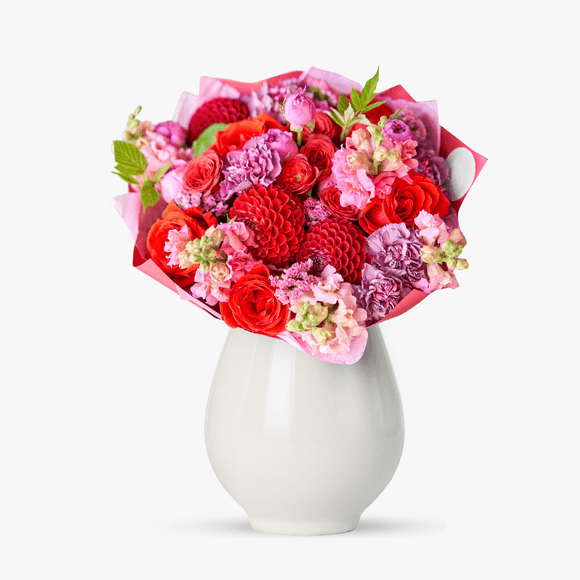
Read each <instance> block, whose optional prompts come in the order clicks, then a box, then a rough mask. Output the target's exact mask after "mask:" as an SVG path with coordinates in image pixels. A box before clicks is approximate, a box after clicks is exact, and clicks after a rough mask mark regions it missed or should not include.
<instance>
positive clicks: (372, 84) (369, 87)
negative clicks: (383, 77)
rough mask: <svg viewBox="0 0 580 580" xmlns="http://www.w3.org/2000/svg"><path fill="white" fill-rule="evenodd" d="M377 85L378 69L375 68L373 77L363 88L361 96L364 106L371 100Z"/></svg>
mask: <svg viewBox="0 0 580 580" xmlns="http://www.w3.org/2000/svg"><path fill="white" fill-rule="evenodd" d="M378 84H379V69H378V68H377V72H376V74H375V76H374V77H372V78H370V79H369V80H368V81H367V82H366V83H365V86H364V87H363V90H362V93H361V94H362V100H363V104H364V106H366V105H368V104H369V103H370V102H371V101H372V100H373V97H374V96H375V91H376V90H377V85H378Z"/></svg>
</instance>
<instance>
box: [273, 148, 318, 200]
mask: <svg viewBox="0 0 580 580" xmlns="http://www.w3.org/2000/svg"><path fill="white" fill-rule="evenodd" d="M318 175H319V171H318V168H317V167H314V166H312V165H311V164H310V162H309V161H308V159H307V158H306V157H305V156H304V155H302V154H301V153H299V154H298V155H296V157H293V158H292V159H290V160H289V161H286V163H284V164H283V165H282V171H281V172H280V175H278V178H277V179H276V183H277V184H278V185H279V186H280V187H282V188H283V189H285V190H286V191H289V192H290V193H294V194H296V195H300V194H302V193H306V192H307V191H308V190H309V189H312V188H313V187H314V184H315V183H316V182H317V181H318Z"/></svg>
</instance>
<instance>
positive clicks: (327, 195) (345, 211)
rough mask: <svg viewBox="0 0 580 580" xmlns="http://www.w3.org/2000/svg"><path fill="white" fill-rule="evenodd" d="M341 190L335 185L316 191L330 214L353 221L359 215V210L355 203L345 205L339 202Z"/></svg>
mask: <svg viewBox="0 0 580 580" xmlns="http://www.w3.org/2000/svg"><path fill="white" fill-rule="evenodd" d="M341 194H342V191H340V189H338V187H336V186H335V185H331V186H330V187H326V188H325V189H323V190H322V191H319V192H318V197H319V198H320V203H321V204H322V205H323V206H324V207H325V208H326V209H327V210H328V211H329V212H330V213H331V214H332V215H335V216H337V217H341V218H344V219H347V220H350V221H355V220H357V219H358V218H359V216H360V210H359V209H358V207H356V206H355V205H348V206H346V207H344V206H342V205H341V204H340V196H341Z"/></svg>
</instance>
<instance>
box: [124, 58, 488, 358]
mask: <svg viewBox="0 0 580 580" xmlns="http://www.w3.org/2000/svg"><path fill="white" fill-rule="evenodd" d="M378 79H379V71H378V70H377V73H376V74H375V75H374V76H373V77H372V78H371V79H370V80H369V81H367V82H366V83H365V84H364V85H363V86H361V85H359V84H357V83H355V82H353V81H350V80H348V79H346V78H344V77H342V76H340V75H337V74H334V73H330V72H327V71H322V70H319V69H315V68H311V69H309V70H308V71H306V72H290V73H286V74H283V75H280V76H278V77H274V78H272V79H268V80H267V81H262V82H259V83H249V84H248V83H239V82H236V81H229V80H220V79H213V78H209V77H204V78H202V83H201V88H200V94H199V95H197V96H195V95H191V94H189V93H184V94H183V95H182V98H181V100H180V102H179V105H178V107H177V111H176V114H175V116H174V118H173V120H171V121H164V122H161V123H158V124H153V123H151V122H149V121H140V120H139V119H137V116H138V115H139V114H140V108H138V109H137V110H136V111H135V112H134V113H133V114H131V115H130V116H129V121H128V123H127V127H126V130H125V132H124V133H123V137H122V139H121V140H118V141H114V142H113V152H114V156H115V162H116V164H117V165H116V168H115V173H116V174H117V175H119V176H120V177H121V178H122V179H123V180H125V181H126V182H128V184H129V193H126V194H125V195H122V196H119V197H117V198H116V199H115V200H114V203H115V205H116V207H117V209H118V211H119V212H120V214H121V215H122V217H123V218H124V219H125V221H126V222H127V225H128V226H129V229H130V231H131V233H132V235H133V239H134V240H135V252H134V265H135V266H136V267H138V268H139V269H141V270H143V271H144V272H146V273H147V274H149V275H150V276H152V277H153V278H155V279H157V280H158V281H160V282H162V283H163V284H164V285H166V286H167V287H169V288H171V289H172V290H174V291H175V292H177V293H178V294H179V295H180V297H181V298H183V299H185V300H188V301H190V302H193V303H194V304H196V305H198V306H200V307H201V308H203V309H205V310H206V311H207V312H209V313H210V314H212V315H213V316H215V317H216V318H220V319H222V320H223V321H224V322H225V323H226V324H227V325H228V326H230V327H234V328H242V329H245V330H247V331H250V332H255V333H259V334H264V335H268V336H272V337H276V338H278V339H282V340H285V341H287V342H289V343H291V344H293V345H294V346H296V347H298V348H301V349H302V350H304V351H305V352H307V353H309V354H311V355H313V356H316V357H317V358H320V359H322V360H326V361H330V362H335V363H342V364H349V363H353V362H356V361H357V360H358V359H359V358H360V356H361V355H362V352H363V350H364V347H365V344H366V337H367V331H366V328H367V327H369V326H371V325H373V324H377V323H380V322H382V321H384V320H386V319H389V318H393V317H394V316H398V315H399V314H402V313H404V312H405V311H407V310H408V309H409V308H411V307H413V306H415V305H416V304H418V303H419V302H420V301H421V300H422V299H424V298H425V297H426V296H427V295H428V294H430V293H432V292H434V291H436V290H441V289H445V288H456V287H457V286H458V282H457V276H456V272H457V271H459V270H464V269H466V268H467V267H468V262H467V260H466V259H465V258H464V257H463V249H464V247H465V245H466V239H465V237H464V235H463V233H462V231H461V229H460V227H459V223H458V218H457V212H458V210H459V207H460V205H461V203H462V201H463V199H464V197H465V194H466V193H467V191H468V189H469V188H470V187H471V184H472V183H473V180H474V179H475V177H476V176H477V174H478V173H479V171H480V170H481V168H482V167H483V165H484V163H485V159H484V158H483V157H481V156H480V155H478V154H477V153H475V152H474V151H472V150H471V149H469V148H467V147H466V146H465V145H464V144H463V143H462V142H461V141H459V140H458V139H457V138H455V137H454V136H453V135H451V134H450V133H449V132H447V131H446V130H445V129H443V128H442V127H440V125H439V121H438V116H437V108H436V104H435V103H434V102H432V101H427V102H415V101H414V100H413V99H412V97H411V96H410V95H409V94H408V93H407V92H406V91H405V90H404V89H403V88H402V87H401V86H396V87H393V88H391V89H388V90H386V91H383V92H380V93H377V86H378ZM459 152H461V154H462V155H460V156H459V155H454V153H459ZM466 152H467V155H468V157H467V160H468V161H467V166H468V168H467V171H468V173H469V171H471V173H470V174H469V175H467V182H466V180H465V175H460V176H454V173H453V172H454V171H458V172H461V171H462V170H464V167H465V165H466V161H465V153H466ZM454 158H457V159H459V158H460V159H461V163H462V164H460V165H457V166H456V167H453V166H451V165H452V164H451V163H450V161H452V159H454ZM454 177H461V179H455V182H456V183H459V184H460V186H459V187H455V188H454ZM465 183H467V186H465Z"/></svg>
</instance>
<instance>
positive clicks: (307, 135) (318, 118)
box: [302, 113, 340, 145]
mask: <svg viewBox="0 0 580 580" xmlns="http://www.w3.org/2000/svg"><path fill="white" fill-rule="evenodd" d="M317 135H326V136H327V137H329V138H330V139H332V141H333V143H334V144H335V145H340V127H339V126H338V125H337V124H336V123H335V122H334V121H333V120H332V119H331V118H330V116H329V115H327V114H326V113H316V115H314V129H313V130H312V131H311V130H310V129H309V128H308V127H304V129H303V130H302V141H304V142H305V141H308V140H309V139H311V138H313V137H315V136H317Z"/></svg>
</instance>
